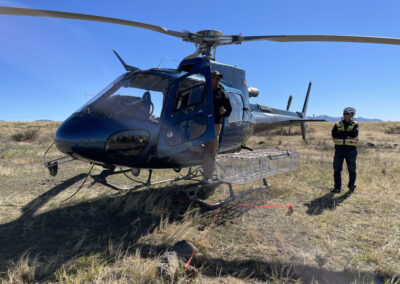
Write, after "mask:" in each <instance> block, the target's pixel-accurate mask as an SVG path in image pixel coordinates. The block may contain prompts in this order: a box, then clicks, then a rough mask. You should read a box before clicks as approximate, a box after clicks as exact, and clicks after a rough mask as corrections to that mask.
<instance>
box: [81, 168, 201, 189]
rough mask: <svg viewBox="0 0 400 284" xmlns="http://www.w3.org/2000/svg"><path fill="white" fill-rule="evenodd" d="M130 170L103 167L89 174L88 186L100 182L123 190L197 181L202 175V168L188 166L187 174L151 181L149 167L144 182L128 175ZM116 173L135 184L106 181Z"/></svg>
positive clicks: (151, 172) (151, 171)
mask: <svg viewBox="0 0 400 284" xmlns="http://www.w3.org/2000/svg"><path fill="white" fill-rule="evenodd" d="M130 171H131V169H120V170H118V171H115V170H114V169H104V170H103V171H102V172H101V173H100V174H98V175H91V177H92V178H93V182H92V183H91V184H90V185H89V187H91V186H93V185H94V184H96V183H101V184H103V185H105V186H108V187H110V188H111V189H114V190H117V191H120V192H124V191H131V190H136V189H139V188H143V187H151V186H152V185H157V184H162V183H168V182H177V181H180V180H193V181H199V180H198V178H199V177H202V176H203V173H202V169H201V168H200V167H199V168H196V169H195V170H192V168H191V167H190V168H189V170H188V172H187V174H186V175H184V176H179V177H175V178H170V179H165V180H160V181H154V182H152V181H151V178H152V174H153V170H152V169H149V173H148V176H147V180H146V181H145V182H143V181H140V180H136V179H133V178H131V177H130V176H128V175H127V173H128V172H130ZM117 174H123V175H125V176H126V177H127V178H128V179H130V180H132V181H134V182H136V183H137V184H136V185H134V186H130V187H121V186H118V185H115V184H112V183H110V182H109V181H107V177H109V176H112V175H117Z"/></svg>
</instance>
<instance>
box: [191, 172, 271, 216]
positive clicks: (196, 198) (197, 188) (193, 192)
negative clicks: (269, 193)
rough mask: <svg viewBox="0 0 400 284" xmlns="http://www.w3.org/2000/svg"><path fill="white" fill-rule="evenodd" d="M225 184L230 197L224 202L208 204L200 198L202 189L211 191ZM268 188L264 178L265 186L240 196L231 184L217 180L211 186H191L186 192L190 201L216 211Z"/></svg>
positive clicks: (247, 191)
mask: <svg viewBox="0 0 400 284" xmlns="http://www.w3.org/2000/svg"><path fill="white" fill-rule="evenodd" d="M223 184H226V185H228V188H229V197H227V198H226V199H224V200H219V201H218V202H215V203H211V202H207V201H206V200H204V199H201V198H200V197H199V196H198V193H199V191H201V190H202V189H205V190H209V189H211V188H213V187H217V186H220V185H223ZM268 187H269V184H268V183H267V180H266V179H265V178H263V185H262V186H261V187H258V188H253V189H249V190H246V191H244V192H241V193H239V194H235V193H234V191H233V188H232V184H231V183H227V182H222V181H218V180H216V181H215V182H213V183H210V184H202V183H200V184H195V185H189V186H188V187H187V188H185V192H186V194H187V196H188V198H189V199H190V200H192V201H194V202H196V203H197V204H199V205H201V206H203V207H206V208H208V209H216V208H218V207H221V206H222V205H224V204H226V203H228V202H232V201H234V200H237V199H240V198H242V197H244V196H246V195H249V194H251V193H253V192H256V191H259V190H263V189H266V188H268Z"/></svg>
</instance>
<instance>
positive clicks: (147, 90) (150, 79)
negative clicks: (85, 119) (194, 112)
mask: <svg viewBox="0 0 400 284" xmlns="http://www.w3.org/2000/svg"><path fill="white" fill-rule="evenodd" d="M170 79H171V78H169V77H166V76H160V75H155V74H146V73H139V74H135V73H133V74H128V75H123V76H121V77H119V78H117V79H116V80H115V81H114V82H113V83H111V84H110V85H109V86H107V87H106V88H105V89H104V90H103V91H101V92H100V93H99V94H98V95H97V96H96V97H95V98H93V99H92V100H91V101H89V102H88V103H87V104H86V105H84V106H83V107H82V108H81V109H80V110H79V111H78V112H82V111H83V112H88V113H97V114H104V115H106V116H108V117H128V118H134V119H139V120H146V121H150V122H153V123H158V122H159V121H160V115H161V110H162V104H163V101H164V97H165V96H166V94H167V90H168V86H169V83H170Z"/></svg>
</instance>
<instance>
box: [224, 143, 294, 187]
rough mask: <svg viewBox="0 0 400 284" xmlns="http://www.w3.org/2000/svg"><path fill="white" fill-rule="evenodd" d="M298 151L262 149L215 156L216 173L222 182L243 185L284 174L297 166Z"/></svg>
mask: <svg viewBox="0 0 400 284" xmlns="http://www.w3.org/2000/svg"><path fill="white" fill-rule="evenodd" d="M299 158H300V152H299V151H289V150H279V149H264V150H256V151H252V152H240V153H232V154H222V155H217V158H216V171H217V176H218V179H219V180H220V181H222V182H227V183H233V184H245V183H248V182H253V181H257V180H260V179H263V178H265V177H268V176H273V175H276V174H280V173H286V172H288V171H291V170H294V169H296V168H297V167H298V166H299Z"/></svg>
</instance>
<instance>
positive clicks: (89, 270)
mask: <svg viewBox="0 0 400 284" xmlns="http://www.w3.org/2000/svg"><path fill="white" fill-rule="evenodd" d="M57 126H58V123H55V122H0V192H1V197H0V279H1V280H2V282H4V283H32V282H51V283H54V282H57V283H169V282H176V283H264V282H267V283H400V185H399V183H400V146H399V145H400V123H360V145H359V147H358V150H359V155H358V160H357V163H358V164H357V174H358V176H357V182H356V184H357V189H356V191H355V192H354V193H353V194H349V193H347V191H346V190H345V191H344V192H343V193H341V194H336V195H332V194H330V193H329V191H330V189H332V187H333V177H332V175H333V170H332V160H333V153H334V150H333V148H334V147H333V143H332V141H331V138H330V130H331V127H332V123H315V124H312V125H311V124H309V125H308V141H309V143H308V144H305V143H304V142H303V141H302V140H301V136H299V135H280V134H279V132H274V133H270V134H265V135H261V136H255V137H253V138H252V139H251V140H250V141H249V143H248V146H249V147H252V148H255V149H262V148H275V147H279V148H281V149H292V150H299V151H300V153H301V155H300V160H301V161H300V167H299V168H298V169H297V170H296V171H293V172H290V173H287V174H282V175H277V176H275V177H271V178H269V179H268V182H269V183H270V185H271V186H270V188H269V189H267V190H265V191H263V192H257V193H254V194H252V195H250V196H248V197H246V198H245V199H244V200H241V202H243V203H251V204H266V205H287V204H293V206H294V212H293V214H287V213H288V211H287V209H286V208H249V207H242V206H238V205H234V204H228V205H226V206H224V207H222V208H221V210H220V211H219V213H218V216H217V217H216V219H215V223H214V225H213V226H212V228H211V230H210V231H209V233H208V235H207V237H206V239H205V240H204V242H203V245H202V247H201V248H200V250H199V251H198V252H197V254H196V256H195V258H194V259H193V261H192V265H193V266H194V267H196V268H197V270H198V271H199V273H198V274H197V275H196V276H193V275H192V274H187V273H185V270H184V269H183V265H182V263H181V267H180V269H179V270H178V272H177V274H176V276H175V278H174V279H173V280H167V279H165V278H162V276H160V275H159V274H158V273H157V264H158V262H159V260H160V256H161V255H162V254H163V253H164V252H165V251H166V250H167V249H168V248H170V247H171V246H173V245H174V244H175V243H176V242H178V241H180V240H186V241H188V242H191V243H193V244H197V243H198V242H199V240H200V238H201V236H202V234H203V232H204V231H205V230H207V228H208V226H209V224H210V222H211V220H212V218H213V216H214V214H215V213H216V211H207V210H203V209H201V208H198V207H197V206H194V205H193V204H190V203H188V202H178V201H179V200H182V199H184V200H185V195H184V194H183V193H182V192H181V191H179V185H178V186H158V188H156V189H143V190H139V191H135V192H128V193H117V192H116V191H112V190H110V189H109V188H107V187H105V186H103V185H99V184H96V185H94V186H92V187H90V188H89V187H88V186H87V185H88V184H89V183H90V180H89V181H88V182H87V183H86V185H85V186H84V187H83V188H82V190H81V191H79V193H78V194H77V195H75V196H74V197H73V198H71V199H68V200H66V199H67V198H68V197H69V196H71V195H72V194H73V193H74V192H75V191H76V190H77V189H78V187H79V186H80V184H81V183H82V182H83V180H84V178H85V176H86V173H87V172H88V170H89V168H90V165H89V164H85V163H83V162H79V161H76V162H75V161H74V162H72V163H68V164H65V165H63V166H61V167H60V169H59V173H58V175H57V176H56V177H51V176H50V175H49V174H48V172H47V170H46V169H45V168H44V167H43V153H44V151H45V150H46V149H47V147H48V146H49V145H50V144H51V143H52V135H53V133H54V131H55V129H56V127H57ZM298 132H299V131H298V130H297V129H296V128H295V127H293V129H292V133H298ZM28 134H29V135H28ZM28 136H29V137H28ZM15 140H18V141H20V142H16V141H15ZM57 155H59V153H57V152H56V151H50V152H49V157H50V158H53V157H57ZM94 170H95V171H96V172H99V171H100V168H96V167H95V169H94ZM171 175H177V174H176V173H174V172H173V174H172V173H170V172H167V171H165V170H157V171H156V172H155V178H156V179H157V178H165V177H167V176H171ZM142 178H144V177H142ZM347 179H348V177H347V171H346V170H344V171H343V184H346V183H347ZM116 182H125V181H123V180H122V179H119V178H117V179H116ZM260 184H261V182H260Z"/></svg>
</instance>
